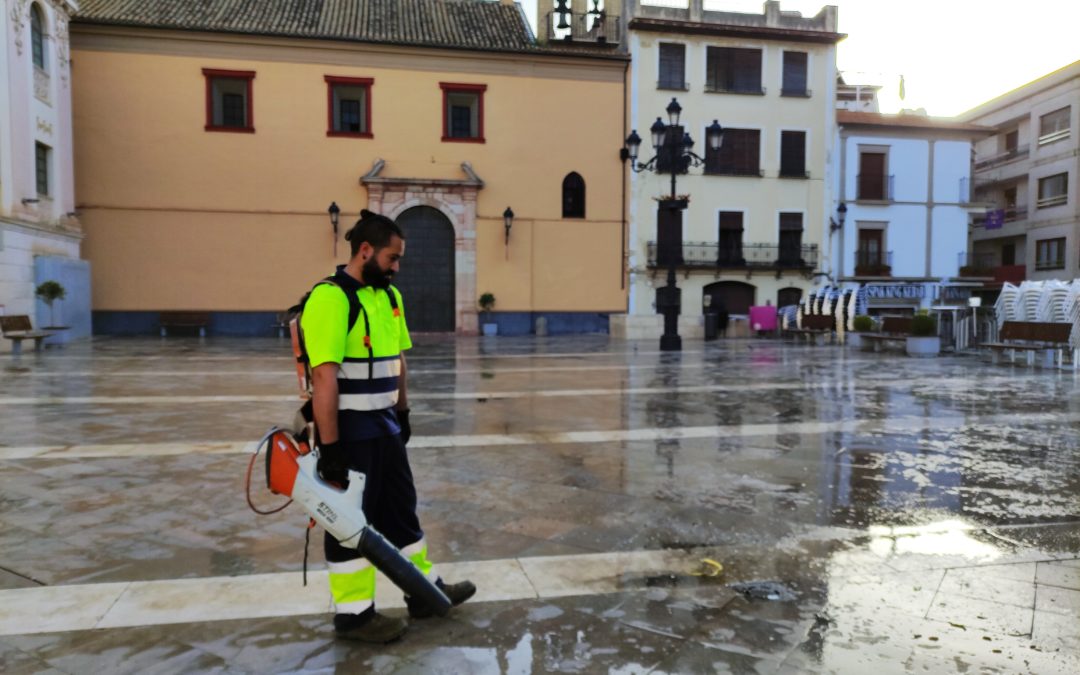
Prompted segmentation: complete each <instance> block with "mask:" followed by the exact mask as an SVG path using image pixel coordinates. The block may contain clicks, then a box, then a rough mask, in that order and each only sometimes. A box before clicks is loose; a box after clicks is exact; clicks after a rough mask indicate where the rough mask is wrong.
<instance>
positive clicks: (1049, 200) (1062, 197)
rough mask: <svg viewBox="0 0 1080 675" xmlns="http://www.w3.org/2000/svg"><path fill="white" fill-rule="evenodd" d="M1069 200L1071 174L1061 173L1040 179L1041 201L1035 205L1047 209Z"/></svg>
mask: <svg viewBox="0 0 1080 675" xmlns="http://www.w3.org/2000/svg"><path fill="white" fill-rule="evenodd" d="M1068 201H1069V174H1067V173H1059V174H1054V175H1053V176H1047V177H1046V178H1040V179H1039V201H1038V202H1036V203H1035V206H1036V207H1038V208H1040V209H1045V208H1047V207H1050V206H1061V205H1062V204H1064V203H1066V202H1068Z"/></svg>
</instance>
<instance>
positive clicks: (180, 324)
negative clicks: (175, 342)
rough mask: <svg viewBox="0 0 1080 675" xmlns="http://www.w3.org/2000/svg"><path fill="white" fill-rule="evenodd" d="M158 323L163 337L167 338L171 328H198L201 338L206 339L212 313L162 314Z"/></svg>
mask: <svg viewBox="0 0 1080 675" xmlns="http://www.w3.org/2000/svg"><path fill="white" fill-rule="evenodd" d="M158 323H159V324H160V325H161V337H166V336H167V335H168V334H169V331H168V329H170V328H198V329H199V337H206V327H207V326H209V325H210V312H161V314H160V315H159V316H158Z"/></svg>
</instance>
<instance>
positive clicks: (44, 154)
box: [34, 143, 50, 196]
mask: <svg viewBox="0 0 1080 675" xmlns="http://www.w3.org/2000/svg"><path fill="white" fill-rule="evenodd" d="M49 154H50V150H49V146H47V145H44V144H43V143H34V172H35V177H36V180H37V192H38V194H39V195H43V196H48V194H49Z"/></svg>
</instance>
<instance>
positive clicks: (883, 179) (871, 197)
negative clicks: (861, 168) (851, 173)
mask: <svg viewBox="0 0 1080 675" xmlns="http://www.w3.org/2000/svg"><path fill="white" fill-rule="evenodd" d="M894 179H895V176H886V175H883V174H877V173H860V174H859V175H858V176H856V183H855V185H856V188H857V192H856V195H855V199H856V200H858V201H874V202H891V201H892V200H893V183H894V182H895V180H894Z"/></svg>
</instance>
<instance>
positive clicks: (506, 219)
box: [503, 206, 514, 246]
mask: <svg viewBox="0 0 1080 675" xmlns="http://www.w3.org/2000/svg"><path fill="white" fill-rule="evenodd" d="M513 226H514V210H513V209H511V208H510V207H509V206H507V207H506V210H505V211H503V227H504V228H506V245H507V246H509V245H510V228H511V227H513Z"/></svg>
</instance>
